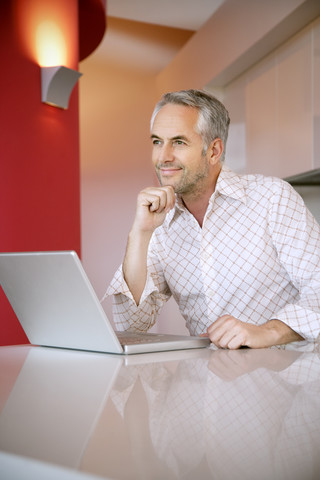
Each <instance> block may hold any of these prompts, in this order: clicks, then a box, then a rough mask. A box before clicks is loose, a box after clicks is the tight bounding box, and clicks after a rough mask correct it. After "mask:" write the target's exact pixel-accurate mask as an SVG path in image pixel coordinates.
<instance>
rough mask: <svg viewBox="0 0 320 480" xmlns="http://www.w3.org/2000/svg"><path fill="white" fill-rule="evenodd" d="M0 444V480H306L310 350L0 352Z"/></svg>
mask: <svg viewBox="0 0 320 480" xmlns="http://www.w3.org/2000/svg"><path fill="white" fill-rule="evenodd" d="M0 450H1V451H2V453H1V454H0V471H2V472H7V476H6V477H3V478H5V479H6V480H7V479H9V478H10V479H16V478H17V479H18V478H29V477H28V476H27V472H29V473H30V472H31V473H30V478H33V479H36V478H48V479H49V478H57V479H59V478H61V479H69V478H70V480H71V479H73V478H78V477H79V480H80V479H81V478H84V479H88V480H89V479H91V478H94V476H95V475H96V476H99V477H102V478H110V479H130V480H131V479H139V480H141V479H146V480H151V479H157V480H159V479H164V480H171V479H180V478H183V479H185V480H189V479H190V480H191V479H192V480H193V479H197V480H202V479H211V478H214V479H218V480H219V479H222V480H228V479H240V480H241V479H247V480H250V479H252V480H263V479H268V480H270V479H271V480H278V479H279V480H280V479H281V480H282V479H290V480H302V479H303V480H309V479H314V480H316V479H319V478H320V355H319V346H317V345H312V344H306V343H301V344H295V345H291V346H289V348H287V349H279V348H273V349H261V350H250V349H241V350H237V351H229V350H213V349H199V350H192V351H177V352H163V353H154V354H143V355H132V356H129V357H128V356H127V357H126V356H117V355H106V354H96V353H90V352H79V351H70V350H60V349H50V348H42V347H32V346H16V347H1V348H0ZM43 469H45V470H46V472H47V473H46V474H44V470H43ZM21 471H23V472H24V476H23V477H22V476H21ZM36 472H40V473H39V477H37V475H36ZM48 472H49V473H48ZM50 472H51V473H50ZM50 475H52V477H51V476H50ZM1 478H2V477H1Z"/></svg>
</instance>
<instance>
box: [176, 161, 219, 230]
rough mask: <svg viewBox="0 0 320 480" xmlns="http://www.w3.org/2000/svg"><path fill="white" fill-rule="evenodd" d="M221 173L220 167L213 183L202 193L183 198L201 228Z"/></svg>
mask: <svg viewBox="0 0 320 480" xmlns="http://www.w3.org/2000/svg"><path fill="white" fill-rule="evenodd" d="M220 171H221V166H219V167H218V169H217V171H216V173H215V175H214V178H213V181H212V182H211V183H210V184H209V186H208V187H207V188H206V189H204V190H203V191H202V192H201V193H198V194H196V195H192V194H190V195H183V196H182V201H183V203H184V205H185V207H186V208H187V209H188V210H189V212H190V213H191V214H192V215H193V216H194V218H195V219H196V220H197V222H198V223H199V225H200V227H201V228H202V224H203V219H204V216H205V214H206V211H207V208H208V205H209V201H210V198H211V196H212V194H213V193H214V191H215V188H216V184H217V180H218V177H219V174H220Z"/></svg>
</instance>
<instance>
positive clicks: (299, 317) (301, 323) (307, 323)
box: [273, 304, 320, 342]
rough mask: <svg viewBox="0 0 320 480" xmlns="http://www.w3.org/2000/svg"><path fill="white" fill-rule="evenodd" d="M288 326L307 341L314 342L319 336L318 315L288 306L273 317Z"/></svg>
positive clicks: (298, 307)
mask: <svg viewBox="0 0 320 480" xmlns="http://www.w3.org/2000/svg"><path fill="white" fill-rule="evenodd" d="M273 318H274V319H277V320H280V321H281V322H283V323H285V324H286V325H288V326H289V327H290V328H292V330H294V331H295V332H297V333H298V334H299V335H301V336H302V337H303V338H305V339H306V340H308V341H312V342H314V341H315V340H317V339H319V336H320V313H317V312H314V311H312V310H308V309H306V308H303V307H300V305H294V304H290V305H287V306H286V307H285V308H283V309H282V310H280V311H279V312H278V313H277V314H276V315H274V317H273Z"/></svg>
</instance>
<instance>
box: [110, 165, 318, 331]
mask: <svg viewBox="0 0 320 480" xmlns="http://www.w3.org/2000/svg"><path fill="white" fill-rule="evenodd" d="M106 295H114V303H113V313H114V322H115V324H116V327H117V329H119V330H127V329H128V328H131V329H134V330H138V331H147V330H148V329H149V328H151V327H152V326H153V325H154V323H155V322H156V318H157V315H158V312H159V310H160V308H161V306H162V305H163V304H164V302H166V301H167V300H168V299H169V298H170V297H171V295H172V296H173V297H174V299H175V300H176V302H177V303H178V305H179V309H180V312H181V314H182V316H183V317H184V319H185V321H186V326H187V328H188V330H189V331H190V334H192V335H198V334H201V333H203V332H205V331H206V329H207V327H208V326H209V325H211V324H212V323H213V322H214V321H215V320H217V319H218V318H219V317H220V316H222V315H224V314H229V315H232V316H234V317H236V318H238V319H239V320H241V321H244V322H249V323H252V324H255V325H260V324H263V323H265V322H266V321H268V320H270V319H278V320H281V321H282V322H284V323H286V324H287V325H289V326H290V327H291V328H292V329H293V330H295V331H296V332H297V333H299V334H300V335H302V336H303V337H304V338H306V339H307V340H315V339H317V337H318V335H319V333H320V226H319V224H318V223H317V222H316V220H315V219H314V217H313V216H312V215H311V213H310V212H309V211H308V209H307V208H306V206H305V205H304V202H303V200H302V199H301V197H300V196H299V195H298V194H297V193H296V192H295V190H294V189H293V188H292V187H291V186H290V185H289V184H287V183H286V182H284V181H283V180H280V179H278V178H273V177H264V176H262V175H243V176H239V175H237V174H235V173H234V172H232V171H231V170H229V169H228V168H227V167H225V166H223V168H222V170H221V173H220V175H219V178H218V181H217V185H216V189H215V192H214V194H213V195H212V197H211V199H210V202H209V206H208V208H207V212H206V215H205V218H204V221H203V225H202V228H201V227H200V226H199V224H198V222H197V221H196V219H195V218H194V217H193V215H192V214H191V213H190V212H189V211H188V210H187V209H186V208H185V207H184V205H183V203H182V202H181V199H179V198H178V197H177V201H176V206H175V208H174V209H172V210H171V211H170V212H169V213H168V214H167V216H166V219H165V221H164V223H163V224H162V225H161V226H160V227H159V228H157V229H156V230H155V231H154V233H153V236H152V238H151V242H150V245H149V252H148V276H147V281H146V285H145V288H144V291H143V294H142V297H141V300H140V303H139V306H137V305H136V303H135V301H134V299H133V297H132V294H131V292H130V290H129V288H128V286H127V284H126V282H125V280H124V278H123V274H122V266H120V268H119V269H118V270H117V272H116V274H115V276H114V278H113V280H112V282H111V284H110V286H109V288H108V290H107V293H106Z"/></svg>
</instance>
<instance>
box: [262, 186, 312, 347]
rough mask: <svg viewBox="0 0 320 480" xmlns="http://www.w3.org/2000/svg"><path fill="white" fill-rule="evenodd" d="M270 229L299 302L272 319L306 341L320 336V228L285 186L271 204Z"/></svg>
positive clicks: (298, 197) (289, 187) (293, 192)
mask: <svg viewBox="0 0 320 480" xmlns="http://www.w3.org/2000/svg"><path fill="white" fill-rule="evenodd" d="M271 204H272V206H271V209H270V212H269V213H270V218H269V227H270V229H271V234H272V238H273V243H274V246H275V248H276V249H277V253H278V256H279V259H280V262H281V263H282V265H283V266H284V267H285V269H286V271H287V273H288V275H289V277H290V280H291V282H292V283H293V285H294V286H295V287H296V288H297V289H298V291H299V295H300V298H299V300H298V301H297V302H296V303H294V304H287V305H285V306H284V308H282V309H281V310H280V311H278V312H274V313H275V315H274V317H273V318H275V319H278V320H281V321H282V322H284V323H286V324H287V325H289V326H290V327H291V328H292V329H293V330H294V331H296V332H297V333H299V334H300V335H301V336H302V337H304V338H305V339H306V340H311V341H314V340H316V339H317V338H318V337H319V334H320V226H319V224H318V223H317V221H316V220H315V218H314V217H313V215H312V214H311V213H310V212H309V210H308V209H307V208H306V206H305V204H304V202H303V200H302V198H301V197H300V195H298V193H297V192H296V191H295V190H294V189H293V188H292V187H291V186H290V185H289V184H287V183H286V182H281V183H280V190H279V189H277V191H276V192H274V195H273V197H272V200H271Z"/></svg>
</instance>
